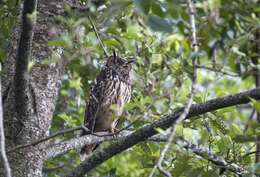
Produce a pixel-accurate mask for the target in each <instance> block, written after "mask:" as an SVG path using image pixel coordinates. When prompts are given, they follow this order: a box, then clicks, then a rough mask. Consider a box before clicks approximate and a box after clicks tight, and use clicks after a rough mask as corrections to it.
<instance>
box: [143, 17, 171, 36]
mask: <svg viewBox="0 0 260 177" xmlns="http://www.w3.org/2000/svg"><path fill="white" fill-rule="evenodd" d="M148 24H149V26H150V27H151V29H152V30H154V31H160V32H166V33H171V32H172V31H173V28H172V25H173V24H172V23H171V22H170V21H169V20H168V19H164V18H161V17H158V16H149V17H148Z"/></svg>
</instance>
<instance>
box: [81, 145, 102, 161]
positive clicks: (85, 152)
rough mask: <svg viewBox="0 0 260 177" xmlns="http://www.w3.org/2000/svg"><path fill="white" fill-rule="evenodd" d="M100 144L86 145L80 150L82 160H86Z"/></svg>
mask: <svg viewBox="0 0 260 177" xmlns="http://www.w3.org/2000/svg"><path fill="white" fill-rule="evenodd" d="M98 145H99V144H91V145H86V146H84V147H83V148H81V150H80V160H81V161H84V160H85V159H86V158H87V157H89V156H90V155H91V153H92V152H93V151H94V150H95V149H96V148H97V147H98Z"/></svg>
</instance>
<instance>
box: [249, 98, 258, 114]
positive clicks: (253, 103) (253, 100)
mask: <svg viewBox="0 0 260 177" xmlns="http://www.w3.org/2000/svg"><path fill="white" fill-rule="evenodd" d="M250 100H251V102H250V104H251V105H252V106H253V107H254V108H255V109H256V110H257V111H260V101H258V100H255V99H253V98H250Z"/></svg>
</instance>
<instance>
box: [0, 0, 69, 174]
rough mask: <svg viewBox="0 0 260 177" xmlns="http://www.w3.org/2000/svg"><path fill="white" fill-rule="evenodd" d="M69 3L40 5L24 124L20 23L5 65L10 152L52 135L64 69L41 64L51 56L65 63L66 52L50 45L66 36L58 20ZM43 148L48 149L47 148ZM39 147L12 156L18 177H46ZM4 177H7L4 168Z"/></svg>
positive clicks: (41, 3)
mask: <svg viewBox="0 0 260 177" xmlns="http://www.w3.org/2000/svg"><path fill="white" fill-rule="evenodd" d="M65 2H66V1H63V0H56V1H52V0H44V1H39V3H38V8H37V11H38V12H37V24H36V26H35V34H34V38H33V44H32V55H31V60H33V62H34V63H35V64H34V65H33V67H32V68H31V69H30V84H29V89H28V94H27V95H28V98H27V99H26V101H27V102H28V105H29V108H28V110H27V113H28V117H26V118H24V119H22V120H21V118H20V116H19V115H16V114H15V111H14V110H16V109H15V107H14V105H15V99H14V85H15V84H14V75H15V60H16V54H17V47H18V40H19V35H20V28H21V27H20V25H19V23H18V25H17V27H16V29H15V30H14V33H13V35H12V39H11V45H10V46H11V47H10V51H9V57H8V59H7V60H6V61H5V63H4V65H3V102H4V126H5V134H6V143H7V150H8V149H10V148H12V147H15V146H17V145H20V144H26V143H28V142H31V141H34V140H37V139H40V138H42V137H44V136H47V135H48V130H49V127H50V124H51V119H52V115H53V112H54V109H55V101H56V99H57V95H58V89H59V87H60V84H61V75H62V72H63V68H64V67H63V65H62V60H60V62H58V63H54V64H50V65H46V64H45V65H44V64H41V61H43V60H44V59H47V58H48V56H49V55H50V54H51V52H59V55H60V59H61V55H62V51H61V50H59V51H58V50H57V49H51V48H50V47H48V44H47V42H48V40H50V39H53V38H55V37H57V36H58V35H59V34H61V32H62V29H63V28H62V24H59V23H57V22H56V21H55V18H54V17H55V16H57V15H63V13H64V10H63V8H64V4H65ZM18 21H19V20H18ZM39 146H44V144H41V145H39ZM39 146H38V145H37V146H31V147H28V148H25V149H20V150H18V151H16V152H13V153H9V154H8V158H9V162H10V164H11V169H12V174H13V176H14V177H29V176H30V177H41V176H42V172H41V171H42V164H43V159H44V157H43V153H42V152H41V151H40V150H39V149H40V148H39ZM0 176H3V170H2V169H1V167H0Z"/></svg>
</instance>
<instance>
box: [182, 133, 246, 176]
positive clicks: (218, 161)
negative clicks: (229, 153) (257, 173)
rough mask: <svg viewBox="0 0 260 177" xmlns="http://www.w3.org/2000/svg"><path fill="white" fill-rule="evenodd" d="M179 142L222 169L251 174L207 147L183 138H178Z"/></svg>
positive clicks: (239, 173) (240, 173)
mask: <svg viewBox="0 0 260 177" xmlns="http://www.w3.org/2000/svg"><path fill="white" fill-rule="evenodd" d="M177 142H178V143H179V144H180V145H181V146H182V147H184V148H185V149H187V150H189V151H191V152H193V153H195V154H196V155H198V156H200V157H202V158H204V159H206V160H208V161H210V162H212V163H213V164H215V165H216V166H218V167H220V168H222V169H225V170H229V171H231V172H234V173H236V174H238V175H242V174H250V172H249V171H247V170H246V169H244V168H243V167H241V166H239V165H237V164H235V163H231V162H228V161H227V160H225V158H223V157H221V156H217V155H215V154H212V153H211V152H209V151H208V150H207V149H206V148H201V147H198V146H196V145H194V144H191V143H189V142H188V141H186V140H184V139H182V138H178V140H177Z"/></svg>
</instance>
